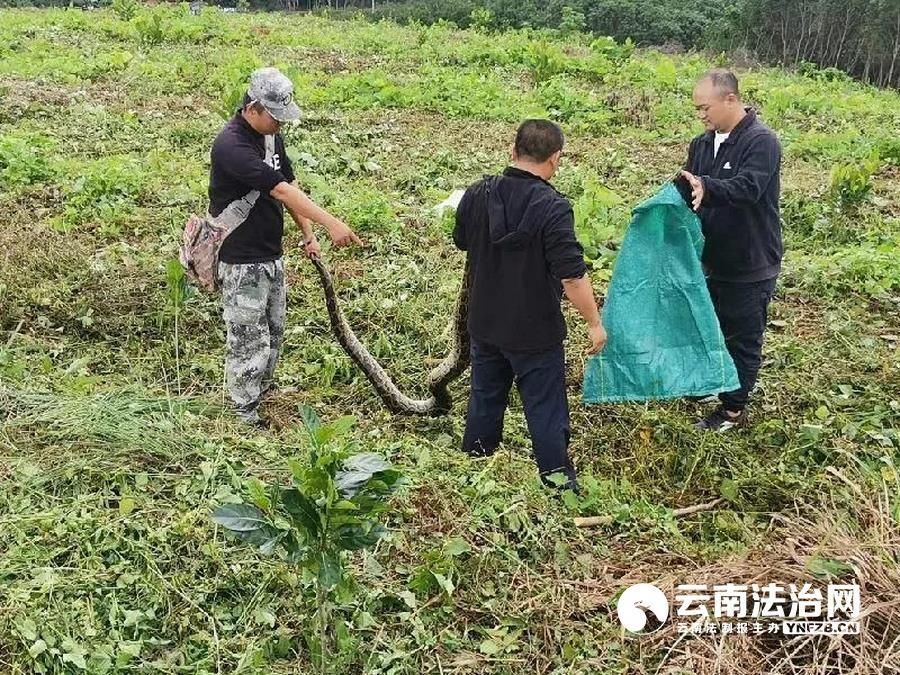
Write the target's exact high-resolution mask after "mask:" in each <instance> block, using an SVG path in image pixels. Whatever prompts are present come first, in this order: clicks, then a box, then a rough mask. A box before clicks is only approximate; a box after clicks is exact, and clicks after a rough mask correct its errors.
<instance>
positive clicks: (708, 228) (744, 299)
mask: <svg viewBox="0 0 900 675" xmlns="http://www.w3.org/2000/svg"><path fill="white" fill-rule="evenodd" d="M694 105H695V107H696V108H697V111H698V113H699V115H700V118H701V120H702V121H703V124H704V125H705V126H706V133H704V134H702V135H700V136H698V137H697V138H695V139H694V140H693V141H691V145H690V148H689V150H688V160H687V164H686V165H685V169H684V170H683V171H682V172H681V174H682V178H683V180H682V181H679V182H680V183H681V184H680V185H679V188H680V189H681V191H682V194H683V195H684V196H685V199H686V200H687V201H688V202H689V203H690V204H691V205H692V206H693V208H694V210H695V211H697V212H698V214H699V216H700V220H701V222H702V224H703V235H704V236H705V238H706V245H705V246H704V249H703V265H704V268H705V270H706V273H707V285H708V287H709V292H710V295H711V297H712V301H713V305H714V307H715V310H716V314H717V316H718V317H719V324H720V325H721V327H722V333H723V334H724V336H725V344H726V346H727V347H728V351H729V353H730V354H731V356H732V358H733V359H734V364H735V366H736V367H737V372H738V378H739V380H740V384H741V387H740V389H737V390H735V391H728V392H722V393H721V394H719V400H720V405H719V406H718V407H717V408H716V409H715V410H714V411H713V412H712V413H711V414H710V415H709V416H708V417H706V419H703V420H701V421H700V422H698V424H697V427H698V428H699V429H704V430H715V431H727V430H728V429H731V428H733V427H734V426H736V425H737V424H739V423H741V422H744V421H745V420H746V410H745V409H746V406H747V402H748V400H749V396H750V391H751V390H752V389H753V387H754V385H755V383H756V377H757V374H758V373H759V368H760V365H761V363H762V346H763V335H764V333H765V329H766V313H767V310H768V306H769V301H770V300H771V299H772V295H773V293H774V292H775V284H776V280H777V278H778V274H779V272H780V271H781V258H782V254H783V246H782V241H781V218H780V215H779V206H778V200H779V194H780V191H781V145H780V144H779V142H778V138H777V137H776V136H775V134H774V132H773V131H772V130H771V129H769V128H768V127H767V126H766V125H764V124H763V123H762V122H760V121H759V119H758V118H757V116H756V113H755V112H754V111H753V110H751V109H749V108H744V106H743V104H742V102H741V98H740V92H739V91H738V81H737V78H736V77H735V76H734V75H733V74H732V73H731V72H729V71H727V70H713V71H711V72H709V73H707V74H706V75H705V76H704V77H703V78H702V79H701V80H700V81H699V82H698V83H697V86H696V88H695V89H694Z"/></svg>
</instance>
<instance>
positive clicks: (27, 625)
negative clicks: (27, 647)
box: [18, 619, 38, 641]
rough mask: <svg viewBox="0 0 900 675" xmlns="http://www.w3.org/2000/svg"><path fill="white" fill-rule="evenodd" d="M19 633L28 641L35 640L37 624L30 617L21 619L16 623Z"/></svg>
mask: <svg viewBox="0 0 900 675" xmlns="http://www.w3.org/2000/svg"><path fill="white" fill-rule="evenodd" d="M18 629H19V633H20V634H21V635H22V637H23V638H24V639H26V640H28V641H33V640H37V636H38V634H37V626H36V625H35V624H34V621H32V620H31V619H23V620H22V621H21V623H19V624H18Z"/></svg>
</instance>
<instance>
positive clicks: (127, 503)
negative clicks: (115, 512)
mask: <svg viewBox="0 0 900 675" xmlns="http://www.w3.org/2000/svg"><path fill="white" fill-rule="evenodd" d="M132 511H134V500H133V499H131V497H125V498H124V499H123V500H122V501H120V502H119V513H120V514H121V515H123V516H128V515H131V512H132Z"/></svg>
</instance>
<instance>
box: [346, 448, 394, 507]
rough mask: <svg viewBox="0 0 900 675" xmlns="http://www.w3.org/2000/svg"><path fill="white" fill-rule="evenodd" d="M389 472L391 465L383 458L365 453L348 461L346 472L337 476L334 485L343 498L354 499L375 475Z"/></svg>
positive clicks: (371, 453) (349, 458)
mask: <svg viewBox="0 0 900 675" xmlns="http://www.w3.org/2000/svg"><path fill="white" fill-rule="evenodd" d="M389 471H391V465H390V464H388V463H387V462H386V461H385V460H384V458H383V457H381V456H380V455H377V454H375V453H373V452H364V453H360V454H358V455H353V456H352V457H348V458H347V459H346V461H345V462H344V470H343V471H338V472H337V474H335V477H334V484H335V487H336V488H337V489H338V491H339V492H340V493H341V494H342V495H343V496H345V497H352V496H353V495H355V494H356V493H357V492H359V490H360V488H362V487H363V486H364V485H365V484H366V483H368V482H369V480H371V478H372V477H373V476H374V475H376V474H380V473H382V472H385V473H386V472H389Z"/></svg>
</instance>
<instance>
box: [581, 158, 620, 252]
mask: <svg viewBox="0 0 900 675" xmlns="http://www.w3.org/2000/svg"><path fill="white" fill-rule="evenodd" d="M622 203H623V199H622V197H620V196H619V195H618V194H616V193H615V192H613V191H612V190H610V189H609V188H608V187H606V186H605V185H603V184H602V183H600V181H598V180H597V179H596V178H595V177H593V176H591V177H589V178H588V179H587V180H586V181H585V183H584V191H583V192H582V193H581V196H580V197H579V198H578V199H577V200H576V201H575V206H574V209H575V234H576V236H577V237H578V241H579V242H581V245H582V246H584V255H585V258H587V260H588V261H589V262H590V263H591V264H592V266H593V267H594V268H599V267H603V266H604V260H607V261H608V260H609V259H611V258H612V256H613V248H612V246H611V244H612V242H613V240H614V239H615V238H616V236H617V234H618V223H619V222H620V217H619V216H620V215H621V214H620V213H619V211H620V208H621V206H622Z"/></svg>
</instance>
